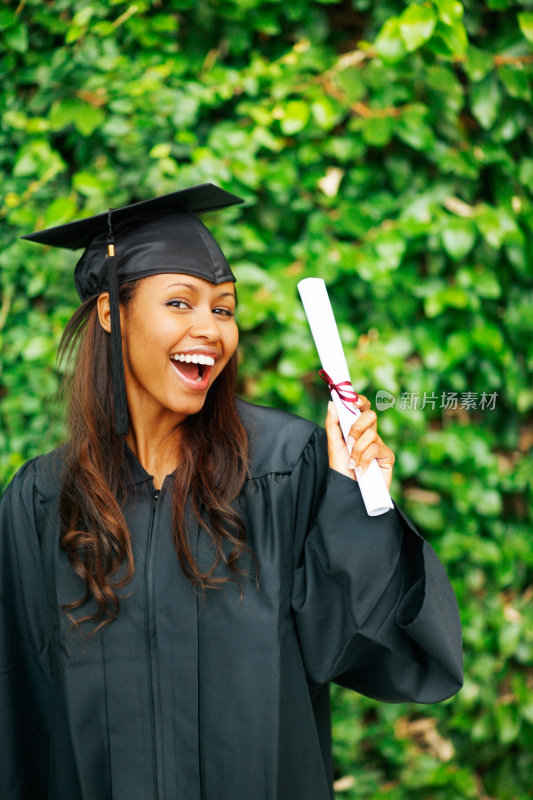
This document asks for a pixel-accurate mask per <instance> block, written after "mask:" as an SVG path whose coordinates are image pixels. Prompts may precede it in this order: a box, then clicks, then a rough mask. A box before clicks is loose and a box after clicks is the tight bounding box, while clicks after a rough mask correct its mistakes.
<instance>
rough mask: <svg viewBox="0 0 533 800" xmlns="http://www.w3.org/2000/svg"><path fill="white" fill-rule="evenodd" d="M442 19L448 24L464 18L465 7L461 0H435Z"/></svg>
mask: <svg viewBox="0 0 533 800" xmlns="http://www.w3.org/2000/svg"><path fill="white" fill-rule="evenodd" d="M434 3H435V5H436V6H437V12H438V14H439V17H440V19H441V20H442V21H443V22H445V23H446V25H454V24H455V23H456V22H458V21H459V20H461V19H462V18H463V14H464V9H463V5H462V3H460V2H459V0H434Z"/></svg>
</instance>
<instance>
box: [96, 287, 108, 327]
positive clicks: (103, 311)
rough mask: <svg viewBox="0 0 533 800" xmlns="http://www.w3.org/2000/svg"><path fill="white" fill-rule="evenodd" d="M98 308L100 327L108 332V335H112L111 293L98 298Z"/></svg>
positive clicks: (104, 293) (105, 293)
mask: <svg viewBox="0 0 533 800" xmlns="http://www.w3.org/2000/svg"><path fill="white" fill-rule="evenodd" d="M96 304H97V307H98V319H99V320H100V325H101V326H102V328H103V329H104V331H107V333H111V309H110V308H109V292H103V293H102V294H101V295H99V296H98V300H97V301H96Z"/></svg>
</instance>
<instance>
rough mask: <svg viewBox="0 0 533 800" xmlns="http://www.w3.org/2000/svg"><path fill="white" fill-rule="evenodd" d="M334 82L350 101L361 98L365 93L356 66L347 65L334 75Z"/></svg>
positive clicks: (363, 83) (353, 101)
mask: <svg viewBox="0 0 533 800" xmlns="http://www.w3.org/2000/svg"><path fill="white" fill-rule="evenodd" d="M335 83H337V84H338V85H339V86H340V88H341V89H342V90H343V92H345V93H346V96H347V98H348V100H349V101H350V102H352V103H355V102H357V100H361V98H363V97H364V96H365V94H366V85H365V82H364V80H363V78H362V77H361V73H360V71H359V69H357V68H356V67H348V68H347V69H343V70H341V71H340V72H337V73H336V75H335Z"/></svg>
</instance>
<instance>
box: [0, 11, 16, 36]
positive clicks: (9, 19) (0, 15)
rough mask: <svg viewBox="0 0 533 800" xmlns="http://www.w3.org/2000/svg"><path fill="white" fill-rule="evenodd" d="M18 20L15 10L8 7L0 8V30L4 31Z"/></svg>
mask: <svg viewBox="0 0 533 800" xmlns="http://www.w3.org/2000/svg"><path fill="white" fill-rule="evenodd" d="M17 20H18V17H17V15H16V14H15V12H14V11H13V10H12V9H10V8H0V31H5V30H6V29H7V28H10V27H11V26H12V25H16V23H17Z"/></svg>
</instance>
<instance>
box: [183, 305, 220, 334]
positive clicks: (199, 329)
mask: <svg viewBox="0 0 533 800" xmlns="http://www.w3.org/2000/svg"><path fill="white" fill-rule="evenodd" d="M191 322H192V325H191V327H190V330H189V332H190V334H191V336H193V337H194V338H195V339H206V340H207V341H209V342H218V340H219V339H220V327H219V322H218V320H217V318H216V315H215V314H213V311H212V310H211V307H210V306H199V307H197V308H196V309H195V313H194V318H193V319H192V320H191Z"/></svg>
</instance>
